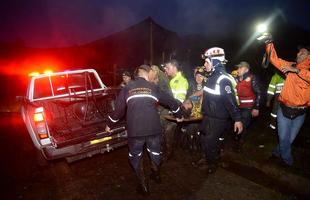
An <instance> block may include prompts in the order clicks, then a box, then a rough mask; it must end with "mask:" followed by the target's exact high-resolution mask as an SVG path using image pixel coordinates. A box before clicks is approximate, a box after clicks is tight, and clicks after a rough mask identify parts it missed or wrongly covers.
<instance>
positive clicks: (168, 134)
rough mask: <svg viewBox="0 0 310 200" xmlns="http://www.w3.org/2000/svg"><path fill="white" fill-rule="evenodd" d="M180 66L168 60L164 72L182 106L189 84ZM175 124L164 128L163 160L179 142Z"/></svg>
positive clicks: (168, 123) (172, 152)
mask: <svg viewBox="0 0 310 200" xmlns="http://www.w3.org/2000/svg"><path fill="white" fill-rule="evenodd" d="M180 67H181V66H180V65H179V63H178V61H177V60H174V59H172V60H170V61H168V62H167V63H165V66H164V70H165V72H166V74H167V75H168V77H169V78H170V81H169V86H170V89H171V92H172V95H173V97H174V98H175V99H176V100H178V101H179V103H180V104H182V103H183V102H184V101H185V99H186V95H187V90H188V88H189V83H188V81H187V79H186V78H185V77H184V76H183V74H182V72H181V71H180ZM176 128H177V124H176V123H174V122H171V121H167V122H166V123H165V127H164V130H165V131H164V135H165V143H166V149H165V153H164V159H165V160H169V159H170V158H172V157H173V154H174V147H175V146H177V143H178V142H179V135H178V133H177V132H176Z"/></svg>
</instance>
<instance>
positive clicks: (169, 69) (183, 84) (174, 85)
mask: <svg viewBox="0 0 310 200" xmlns="http://www.w3.org/2000/svg"><path fill="white" fill-rule="evenodd" d="M164 69H165V72H166V74H167V75H168V76H169V77H170V78H171V80H170V81H169V85H170V89H171V91H172V94H173V97H174V98H175V99H177V100H179V101H180V102H181V103H183V101H184V100H185V98H186V95H187V90H188V88H189V84H188V81H187V79H186V78H185V77H184V76H183V74H182V72H181V71H180V65H179V63H178V61H176V60H170V61H169V62H167V63H166V64H165V68H164Z"/></svg>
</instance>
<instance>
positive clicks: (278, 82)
mask: <svg viewBox="0 0 310 200" xmlns="http://www.w3.org/2000/svg"><path fill="white" fill-rule="evenodd" d="M283 85H284V78H282V76H280V75H279V74H278V73H275V74H274V75H273V76H272V78H271V81H270V83H269V86H268V91H267V94H268V95H274V94H280V93H281V90H282V87H283Z"/></svg>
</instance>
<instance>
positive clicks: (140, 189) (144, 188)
mask: <svg viewBox="0 0 310 200" xmlns="http://www.w3.org/2000/svg"><path fill="white" fill-rule="evenodd" d="M142 160H143V159H141V161H140V164H139V167H138V169H136V176H137V179H138V186H137V193H139V194H141V195H143V196H148V195H150V191H149V188H148V185H147V183H146V180H145V175H144V170H143V163H142Z"/></svg>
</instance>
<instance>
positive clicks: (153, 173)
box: [150, 162, 161, 184]
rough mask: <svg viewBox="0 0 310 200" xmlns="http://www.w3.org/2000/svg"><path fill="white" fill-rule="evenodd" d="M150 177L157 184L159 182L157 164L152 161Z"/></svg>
mask: <svg viewBox="0 0 310 200" xmlns="http://www.w3.org/2000/svg"><path fill="white" fill-rule="evenodd" d="M150 179H152V180H153V181H155V182H156V183H158V184H160V183H161V177H160V170H159V166H157V165H156V164H155V163H154V162H152V166H151V174H150Z"/></svg>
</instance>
